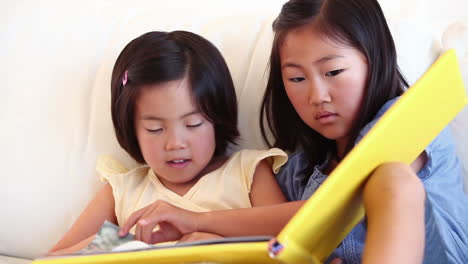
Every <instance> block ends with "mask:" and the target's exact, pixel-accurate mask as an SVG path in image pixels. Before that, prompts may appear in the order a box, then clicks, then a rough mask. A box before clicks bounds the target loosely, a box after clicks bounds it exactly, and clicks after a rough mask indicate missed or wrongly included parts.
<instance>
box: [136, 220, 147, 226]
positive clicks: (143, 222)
mask: <svg viewBox="0 0 468 264" xmlns="http://www.w3.org/2000/svg"><path fill="white" fill-rule="evenodd" d="M138 223H139V224H140V225H146V224H147V223H148V222H147V221H146V220H145V219H142V220H140V221H138Z"/></svg>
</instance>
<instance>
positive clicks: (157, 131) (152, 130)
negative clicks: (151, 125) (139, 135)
mask: <svg viewBox="0 0 468 264" xmlns="http://www.w3.org/2000/svg"><path fill="white" fill-rule="evenodd" d="M146 131H148V132H150V133H159V132H161V131H162V128H157V129H148V128H146Z"/></svg>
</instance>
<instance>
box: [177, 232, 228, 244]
mask: <svg viewBox="0 0 468 264" xmlns="http://www.w3.org/2000/svg"><path fill="white" fill-rule="evenodd" d="M217 238H223V237H222V236H220V235H217V234H213V233H205V232H193V233H190V234H186V235H184V236H183V237H182V238H181V239H180V240H179V242H189V241H197V240H208V239H217ZM179 242H178V243H179Z"/></svg>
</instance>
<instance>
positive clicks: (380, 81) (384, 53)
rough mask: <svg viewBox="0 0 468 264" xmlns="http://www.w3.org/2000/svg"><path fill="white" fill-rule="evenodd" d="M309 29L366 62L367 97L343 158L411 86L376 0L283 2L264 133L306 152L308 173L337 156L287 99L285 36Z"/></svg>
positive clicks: (271, 63) (272, 56)
mask: <svg viewBox="0 0 468 264" xmlns="http://www.w3.org/2000/svg"><path fill="white" fill-rule="evenodd" d="M307 25H310V26H313V27H315V28H316V29H318V30H319V32H320V33H321V34H323V36H326V37H327V38H329V39H331V40H333V41H336V42H337V43H341V44H346V45H348V46H350V47H353V48H356V49H357V50H359V51H360V52H361V53H362V54H363V55H364V56H365V59H366V60H367V64H368V77H367V83H366V88H365V91H364V97H363V101H362V104H361V106H360V109H359V111H358V114H357V119H356V121H355V122H354V124H353V126H352V128H351V131H350V140H349V142H348V146H347V147H346V149H345V154H346V153H348V152H349V151H350V150H351V149H352V147H353V146H354V142H355V140H356V138H357V137H358V135H359V132H360V130H361V129H362V128H363V127H364V126H365V125H366V124H367V123H369V122H370V121H371V120H372V119H373V117H374V116H375V115H376V113H377V111H378V110H379V109H380V108H381V107H382V106H383V105H384V104H385V102H387V101H388V100H390V99H393V98H395V97H397V96H399V95H401V94H402V93H403V92H404V91H405V89H406V88H407V87H408V83H407V82H406V80H405V78H404V77H403V75H402V74H401V72H400V69H399V67H398V65H397V54H396V49H395V44H394V42H393V38H392V35H391V33H390V30H389V28H388V25H387V22H386V20H385V16H384V14H383V12H382V9H381V8H380V5H379V4H378V2H377V0H290V1H288V2H287V3H285V4H284V5H283V7H282V9H281V12H280V14H279V15H278V17H277V18H276V19H275V21H274V22H273V31H274V32H275V37H274V40H273V46H272V50H271V54H270V61H269V78H268V83H267V87H266V90H265V94H264V97H263V101H262V105H261V111H260V128H261V133H262V136H263V139H264V141H265V142H266V143H267V145H268V146H270V147H271V146H275V147H279V148H282V149H284V150H286V151H290V152H293V151H296V150H298V149H303V150H304V151H305V153H306V155H307V157H308V160H309V161H310V163H309V166H308V167H307V170H308V173H310V172H311V170H312V169H313V166H314V165H317V164H321V163H323V162H324V161H325V159H326V157H327V155H328V154H329V153H330V152H331V153H332V154H334V155H336V143H335V141H333V140H330V139H327V138H325V137H323V136H322V135H320V134H319V133H318V132H316V131H314V130H313V129H312V128H310V127H309V126H308V125H307V124H305V123H304V122H303V121H302V119H301V118H300V117H299V115H298V114H297V112H296V111H295V109H294V107H293V105H292V104H291V102H290V101H289V99H288V96H287V95H286V91H285V88H284V84H283V80H282V75H281V59H280V56H279V49H280V46H281V45H282V42H283V41H284V38H285V36H286V34H287V33H288V32H290V31H291V30H294V29H297V28H299V27H302V26H307ZM265 119H266V122H265ZM266 125H267V126H268V128H269V129H270V130H271V132H272V135H273V143H271V142H270V141H269V140H268V136H267V128H266V127H265V126H266Z"/></svg>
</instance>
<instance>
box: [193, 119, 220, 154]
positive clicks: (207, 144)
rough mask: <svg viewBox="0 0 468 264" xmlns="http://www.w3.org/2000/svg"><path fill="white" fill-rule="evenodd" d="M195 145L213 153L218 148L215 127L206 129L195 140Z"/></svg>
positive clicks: (210, 126)
mask: <svg viewBox="0 0 468 264" xmlns="http://www.w3.org/2000/svg"><path fill="white" fill-rule="evenodd" d="M192 142H193V144H195V145H196V147H197V148H198V149H200V150H203V151H208V150H209V151H210V152H211V151H213V152H214V149H215V148H216V138H215V132H214V127H213V125H211V124H210V125H209V126H206V127H204V128H203V129H201V130H200V131H199V133H197V134H196V135H195V137H194V138H193V141H192Z"/></svg>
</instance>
